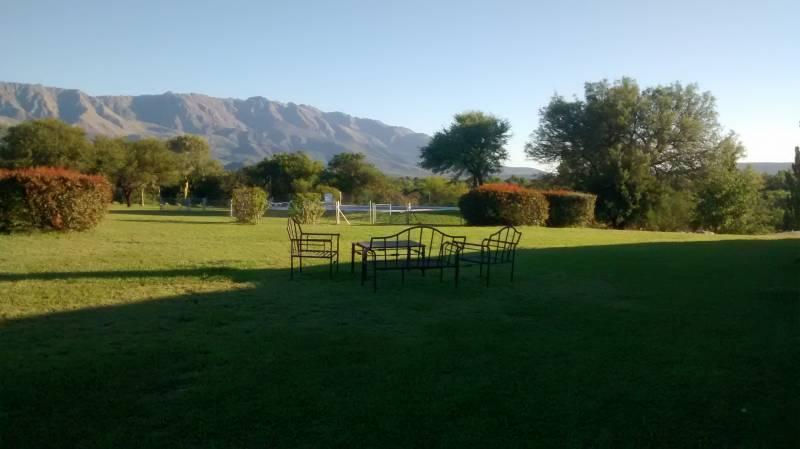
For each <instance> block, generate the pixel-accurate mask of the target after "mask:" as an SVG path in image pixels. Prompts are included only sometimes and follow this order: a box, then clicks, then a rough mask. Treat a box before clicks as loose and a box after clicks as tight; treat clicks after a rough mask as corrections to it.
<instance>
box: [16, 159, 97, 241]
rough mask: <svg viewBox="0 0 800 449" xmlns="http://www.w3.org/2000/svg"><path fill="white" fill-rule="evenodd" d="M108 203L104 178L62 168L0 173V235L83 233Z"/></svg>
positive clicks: (94, 223)
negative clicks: (48, 231)
mask: <svg viewBox="0 0 800 449" xmlns="http://www.w3.org/2000/svg"><path fill="white" fill-rule="evenodd" d="M110 202H111V185H110V184H109V183H108V181H107V180H106V178H104V177H103V176H97V175H84V174H81V173H78V172H75V171H71V170H67V169H62V168H49V167H38V168H23V169H15V170H4V169H0V231H2V232H14V231H24V230H29V229H33V228H36V229H53V230H57V231H84V230H87V229H91V228H93V227H95V226H97V224H98V223H99V222H100V221H101V220H102V219H103V217H104V216H105V213H106V207H107V206H108V204H109V203H110Z"/></svg>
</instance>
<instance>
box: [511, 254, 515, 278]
mask: <svg viewBox="0 0 800 449" xmlns="http://www.w3.org/2000/svg"><path fill="white" fill-rule="evenodd" d="M511 282H514V256H511Z"/></svg>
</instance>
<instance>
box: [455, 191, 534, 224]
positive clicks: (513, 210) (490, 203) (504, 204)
mask: <svg viewBox="0 0 800 449" xmlns="http://www.w3.org/2000/svg"><path fill="white" fill-rule="evenodd" d="M458 207H459V208H460V209H461V215H462V216H463V217H464V220H466V221H467V223H469V224H471V225H478V226H485V225H536V226H542V225H544V224H545V223H546V222H547V218H548V205H547V199H546V198H545V196H544V195H543V194H542V193H540V192H536V191H533V190H529V189H525V188H523V187H520V186H518V185H516V184H484V185H482V186H480V187H478V188H476V189H472V190H470V191H469V192H467V193H466V194H464V195H463V196H462V197H461V199H460V200H459V202H458Z"/></svg>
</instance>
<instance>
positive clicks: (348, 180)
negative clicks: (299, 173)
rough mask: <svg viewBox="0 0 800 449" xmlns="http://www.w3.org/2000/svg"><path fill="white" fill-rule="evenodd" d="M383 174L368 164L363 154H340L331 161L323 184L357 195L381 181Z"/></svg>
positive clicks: (347, 193) (324, 174)
mask: <svg viewBox="0 0 800 449" xmlns="http://www.w3.org/2000/svg"><path fill="white" fill-rule="evenodd" d="M382 178H383V174H382V173H381V172H380V171H378V169H377V168H375V166H374V165H372V164H370V163H369V162H367V159H366V156H364V155H363V154H362V153H339V154H337V155H335V156H333V158H331V160H330V161H328V167H327V168H326V169H325V172H324V173H323V175H322V179H323V182H325V183H326V184H330V185H332V186H334V187H336V188H337V189H339V190H341V191H342V193H344V194H346V195H350V196H351V198H352V196H353V195H357V194H358V193H360V192H361V191H362V190H364V189H365V188H367V186H370V185H373V184H376V183H378V182H379V181H381V180H382Z"/></svg>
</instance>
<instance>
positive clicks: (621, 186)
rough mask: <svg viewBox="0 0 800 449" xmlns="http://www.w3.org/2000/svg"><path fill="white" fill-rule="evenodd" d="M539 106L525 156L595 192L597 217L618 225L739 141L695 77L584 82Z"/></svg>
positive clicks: (635, 220)
mask: <svg viewBox="0 0 800 449" xmlns="http://www.w3.org/2000/svg"><path fill="white" fill-rule="evenodd" d="M540 114H541V121H540V126H539V128H538V129H537V130H536V131H535V132H534V133H533V134H532V135H531V140H530V141H529V143H528V144H527V145H526V147H525V150H526V153H527V154H528V156H529V157H531V158H532V159H534V160H537V161H540V162H545V163H553V164H557V166H558V173H559V176H560V177H561V179H562V180H563V181H564V182H566V183H568V184H569V185H571V186H572V187H574V188H576V189H579V190H585V191H589V192H593V193H596V194H598V196H599V200H598V215H599V217H600V218H602V219H605V220H607V221H608V222H610V223H611V224H612V225H614V226H617V227H624V226H629V225H636V224H639V223H640V222H641V220H642V219H643V218H644V216H645V214H646V212H647V210H648V209H649V208H650V207H652V205H653V204H654V203H655V202H656V201H657V198H658V195H659V194H660V191H661V188H662V187H666V186H669V187H673V188H683V187H685V185H686V184H687V183H691V182H692V181H693V180H694V179H696V178H697V177H698V176H701V175H703V174H704V173H705V172H706V171H707V169H708V167H709V166H710V165H711V164H713V163H714V161H715V160H716V159H717V158H718V157H720V156H721V155H722V154H723V152H724V151H723V149H724V148H726V147H727V146H730V145H733V146H734V147H738V146H739V145H738V142H736V139H735V136H732V135H731V136H727V137H726V136H722V135H721V128H720V125H719V124H718V122H717V113H716V109H715V100H714V97H713V96H711V94H710V93H708V92H705V93H701V92H699V91H698V88H697V86H695V85H688V86H682V85H681V84H678V83H676V84H672V85H669V86H657V87H653V88H648V89H645V90H643V91H642V90H640V89H639V86H638V85H637V84H636V82H635V81H633V80H632V79H629V78H623V79H622V80H620V81H617V82H615V83H613V84H610V83H608V82H607V81H602V82H598V83H587V84H586V86H585V92H584V99H583V100H580V99H575V100H572V101H570V100H566V99H564V98H563V97H560V96H555V97H553V98H552V99H551V101H550V103H549V104H548V105H547V106H546V107H544V108H543V109H542V110H541V112H540ZM733 169H735V167H734V168H733Z"/></svg>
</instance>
